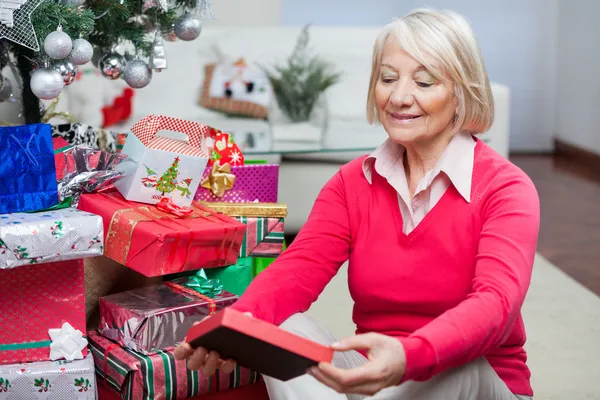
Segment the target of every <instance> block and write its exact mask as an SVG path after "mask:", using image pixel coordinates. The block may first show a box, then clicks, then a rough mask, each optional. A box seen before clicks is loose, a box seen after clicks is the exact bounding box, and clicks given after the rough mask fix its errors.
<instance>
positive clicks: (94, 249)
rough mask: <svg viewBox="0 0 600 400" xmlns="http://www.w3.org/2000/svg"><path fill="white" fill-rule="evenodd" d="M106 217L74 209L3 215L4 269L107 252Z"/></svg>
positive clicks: (0, 263)
mask: <svg viewBox="0 0 600 400" xmlns="http://www.w3.org/2000/svg"><path fill="white" fill-rule="evenodd" d="M103 248H104V232H103V226H102V218H100V217H99V216H97V215H94V214H90V213H88V212H85V211H80V210H77V209H74V208H65V209H61V210H55V211H46V212H39V213H33V214H28V213H15V214H4V215H0V269H3V268H14V267H18V266H21V265H28V264H35V263H47V262H54V261H61V260H74V259H77V258H85V257H95V256H100V255H102V253H103Z"/></svg>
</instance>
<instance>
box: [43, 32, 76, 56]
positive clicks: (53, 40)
mask: <svg viewBox="0 0 600 400" xmlns="http://www.w3.org/2000/svg"><path fill="white" fill-rule="evenodd" d="M71 49H73V42H72V41H71V38H70V37H69V35H67V34H66V33H64V32H63V31H62V29H60V28H59V29H57V30H55V31H54V32H51V33H50V34H49V35H48V36H46V39H44V51H45V52H46V54H48V56H50V57H51V58H54V59H55V60H62V59H63V58H67V57H68V56H69V54H71Z"/></svg>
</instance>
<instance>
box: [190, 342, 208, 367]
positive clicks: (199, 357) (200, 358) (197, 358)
mask: <svg viewBox="0 0 600 400" xmlns="http://www.w3.org/2000/svg"><path fill="white" fill-rule="evenodd" d="M207 354H208V352H207V351H206V349H205V348H203V347H198V348H197V349H196V350H195V351H194V354H192V355H191V356H190V358H189V359H188V363H187V366H188V368H189V369H191V370H192V371H193V370H197V369H200V368H202V367H203V366H204V363H205V361H206V355H207Z"/></svg>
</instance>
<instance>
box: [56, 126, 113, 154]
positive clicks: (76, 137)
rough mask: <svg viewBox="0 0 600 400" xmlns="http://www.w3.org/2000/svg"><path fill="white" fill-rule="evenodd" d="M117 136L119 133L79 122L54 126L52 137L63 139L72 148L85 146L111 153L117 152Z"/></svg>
mask: <svg viewBox="0 0 600 400" xmlns="http://www.w3.org/2000/svg"><path fill="white" fill-rule="evenodd" d="M117 135H118V133H117V132H112V131H109V130H106V129H100V128H94V127H92V126H90V125H87V124H82V123H79V122H75V123H69V124H57V125H52V137H55V138H62V139H64V140H66V141H67V143H68V144H70V145H72V146H77V145H84V146H86V147H91V148H95V149H100V150H104V151H107V152H110V153H116V152H117Z"/></svg>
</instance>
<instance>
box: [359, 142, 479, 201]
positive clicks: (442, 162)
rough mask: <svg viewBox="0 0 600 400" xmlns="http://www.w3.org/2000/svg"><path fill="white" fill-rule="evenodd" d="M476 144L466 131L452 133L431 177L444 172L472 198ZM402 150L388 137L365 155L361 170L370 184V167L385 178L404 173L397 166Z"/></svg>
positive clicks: (403, 149) (462, 194) (401, 158)
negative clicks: (395, 173)
mask: <svg viewBox="0 0 600 400" xmlns="http://www.w3.org/2000/svg"><path fill="white" fill-rule="evenodd" d="M476 144H477V143H476V141H475V140H473V137H472V136H471V134H469V133H464V132H459V133H457V134H455V135H454V136H453V137H452V139H451V140H450V143H449V144H448V146H447V147H446V149H445V150H444V152H443V153H442V156H441V157H440V159H439V160H438V162H437V164H436V166H435V168H434V170H433V171H434V172H433V174H432V175H431V176H432V179H433V178H435V176H437V175H438V174H439V173H440V172H444V173H445V174H446V175H447V176H448V178H449V179H450V181H451V182H452V184H453V185H454V187H455V188H456V190H457V191H458V193H460V195H461V196H462V197H463V198H464V199H465V200H466V201H467V202H470V201H471V185H472V178H473V164H474V158H475V146H476ZM404 151H405V148H404V146H402V145H400V144H398V143H395V142H393V141H392V140H391V139H387V140H386V141H385V142H383V144H382V145H381V146H379V147H378V148H377V149H375V150H374V151H373V152H372V153H371V154H370V155H369V156H367V158H365V160H364V161H363V164H362V169H363V174H364V176H365V178H366V179H367V181H368V182H369V184H372V183H373V170H375V171H377V173H378V174H379V175H381V176H382V177H385V178H388V179H389V178H390V176H391V175H392V174H393V173H394V172H400V171H401V172H402V173H403V171H404V169H403V168H402V169H400V168H398V167H397V165H398V163H399V162H400V163H401V162H402V161H403V157H404Z"/></svg>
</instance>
